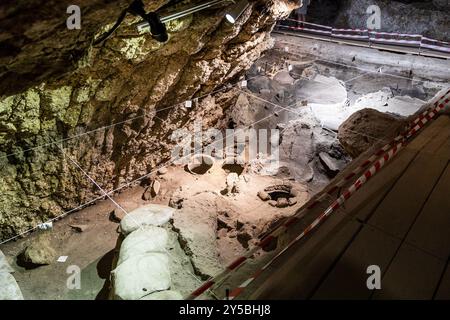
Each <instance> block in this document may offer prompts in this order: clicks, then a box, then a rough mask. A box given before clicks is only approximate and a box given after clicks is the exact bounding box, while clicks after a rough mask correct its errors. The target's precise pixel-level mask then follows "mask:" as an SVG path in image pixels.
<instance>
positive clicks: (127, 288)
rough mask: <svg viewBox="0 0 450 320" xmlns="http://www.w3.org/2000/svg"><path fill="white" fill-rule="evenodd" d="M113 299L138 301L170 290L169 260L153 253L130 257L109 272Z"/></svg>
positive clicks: (163, 255)
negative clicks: (154, 293) (155, 293)
mask: <svg viewBox="0 0 450 320" xmlns="http://www.w3.org/2000/svg"><path fill="white" fill-rule="evenodd" d="M111 276H112V283H113V288H114V299H117V300H138V299H141V298H142V297H144V296H146V295H148V294H151V293H153V292H155V291H162V290H167V289H169V288H170V283H171V278H170V270H169V258H168V257H167V255H166V254H164V253H159V252H153V253H146V254H143V255H139V256H135V257H131V258H129V259H127V260H125V261H124V262H122V263H121V264H120V265H119V266H118V267H117V268H116V269H114V270H113V271H112V272H111Z"/></svg>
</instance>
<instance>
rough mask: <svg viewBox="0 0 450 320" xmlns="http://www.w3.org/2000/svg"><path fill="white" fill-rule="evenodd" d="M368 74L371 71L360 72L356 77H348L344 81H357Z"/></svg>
mask: <svg viewBox="0 0 450 320" xmlns="http://www.w3.org/2000/svg"><path fill="white" fill-rule="evenodd" d="M368 74H369V72H366V73H363V74H360V75H359V76H356V77H353V78H350V79H348V80H345V81H344V83H348V82H351V81H355V80H356V79H359V78H362V77H365V76H367V75H368Z"/></svg>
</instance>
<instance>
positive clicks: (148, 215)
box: [120, 204, 175, 235]
mask: <svg viewBox="0 0 450 320" xmlns="http://www.w3.org/2000/svg"><path fill="white" fill-rule="evenodd" d="M174 211H175V210H174V209H173V208H171V207H168V206H163V205H159V204H149V205H146V206H144V207H141V208H138V209H136V210H133V211H131V212H130V213H129V214H128V215H126V216H125V217H124V218H123V219H122V221H121V222H120V229H121V231H122V233H123V234H125V235H126V234H129V233H131V232H133V231H134V230H136V229H138V228H139V227H141V226H146V225H147V226H148V225H153V226H161V225H163V224H165V223H167V222H168V221H169V220H170V219H171V218H172V216H173V212H174Z"/></svg>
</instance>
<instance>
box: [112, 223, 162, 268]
mask: <svg viewBox="0 0 450 320" xmlns="http://www.w3.org/2000/svg"><path fill="white" fill-rule="evenodd" d="M167 239H168V235H167V231H166V230H165V229H163V228H159V227H155V226H142V227H141V228H139V229H137V230H135V231H133V232H131V233H130V234H129V235H128V236H127V237H126V238H125V240H124V241H123V242H122V245H121V247H120V254H119V260H118V262H117V265H120V264H121V263H122V262H124V261H125V260H127V259H129V258H132V257H136V256H139V255H143V254H145V253H151V252H162V253H164V252H165V250H166V244H167Z"/></svg>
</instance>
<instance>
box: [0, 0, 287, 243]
mask: <svg viewBox="0 0 450 320" xmlns="http://www.w3.org/2000/svg"><path fill="white" fill-rule="evenodd" d="M130 2H131V1H106V0H93V1H92V0H90V1H87V0H78V1H76V4H78V5H79V6H80V7H81V9H82V28H81V30H68V29H67V28H66V18H67V17H68V14H66V9H67V7H68V5H70V4H72V3H68V2H66V1H56V0H53V1H43V0H31V1H27V2H26V3H25V2H19V3H16V2H15V1H12V0H6V1H2V3H1V4H0V194H1V196H0V239H5V238H8V237H10V236H14V235H16V234H17V233H19V232H23V231H24V230H27V229H28V228H29V227H32V226H35V225H36V224H37V223H41V222H44V221H46V220H47V219H49V218H52V217H55V216H58V215H60V214H61V213H63V212H65V211H67V210H70V209H73V208H75V207H77V206H79V205H80V204H83V203H85V202H87V201H89V200H92V199H94V198H95V197H96V196H98V195H99V194H100V193H99V191H98V189H97V188H96V187H95V186H94V185H93V184H92V183H91V182H90V181H89V180H88V179H86V177H85V176H84V175H83V174H82V172H81V171H80V170H79V169H78V168H76V167H75V166H74V165H73V163H71V160H70V159H73V160H75V161H76V162H78V163H79V164H80V165H81V166H82V167H83V169H84V170H85V171H86V172H88V173H89V174H90V175H91V176H92V178H93V179H95V180H96V181H97V182H98V183H99V184H100V185H101V186H102V187H103V188H104V189H106V190H112V189H114V188H118V187H119V186H122V185H124V184H125V183H127V182H130V181H133V180H134V179H136V178H138V177H141V176H143V175H145V174H147V173H148V172H149V171H151V170H152V169H154V168H155V167H156V166H157V165H158V164H161V163H163V162H164V161H166V160H169V158H170V150H171V147H172V146H173V141H171V139H170V136H171V133H172V132H173V130H175V129H177V128H180V127H185V128H187V129H191V127H192V124H193V121H194V120H195V119H196V118H199V117H201V118H202V119H203V125H204V126H205V127H211V126H214V125H215V124H216V123H217V121H219V119H220V118H221V117H222V115H223V111H224V110H223V109H224V108H226V106H227V104H228V103H229V102H232V101H233V100H234V99H235V95H234V94H231V93H227V92H225V91H223V92H222V93H220V94H216V95H214V96H213V97H212V98H208V99H207V100H208V103H202V99H200V100H199V101H198V103H195V104H194V106H193V107H192V108H190V109H186V108H183V106H182V104H179V103H182V102H184V100H186V99H190V98H192V97H198V96H203V95H205V94H207V93H209V92H211V91H213V90H214V89H217V88H218V87H221V86H222V85H223V84H225V83H227V82H229V81H232V80H234V79H236V78H238V77H239V76H240V75H242V73H243V71H244V70H245V69H247V68H249V67H250V66H251V64H252V62H253V61H254V60H255V59H257V58H258V57H259V56H260V54H261V53H262V52H263V51H264V50H266V49H268V48H269V47H270V46H271V41H270V37H269V32H270V31H271V29H272V27H273V25H274V22H275V20H276V19H277V18H281V17H283V16H286V15H287V14H289V12H290V10H292V9H293V8H294V7H295V5H296V3H295V2H292V3H291V2H290V1H289V0H255V1H250V2H251V5H250V7H249V8H248V9H247V10H246V11H245V12H244V14H243V15H242V17H241V18H240V19H239V21H238V22H237V23H236V24H235V25H230V24H228V23H226V22H225V20H224V19H223V16H224V12H225V11H224V9H223V8H218V9H217V8H216V9H214V10H207V11H203V12H200V13H196V14H194V15H193V16H188V17H186V18H183V19H180V20H176V21H173V22H170V23H168V25H167V27H168V31H169V36H170V38H169V41H168V42H167V43H158V42H156V41H155V40H154V39H152V37H151V36H150V35H149V34H139V33H137V31H136V29H135V28H134V27H133V26H132V24H133V23H135V22H137V21H139V19H136V18H135V17H132V16H131V17H130V16H129V17H127V18H126V19H125V22H124V24H123V25H122V26H121V27H120V28H119V29H118V30H117V31H116V33H115V34H114V35H113V36H112V37H111V38H110V39H108V40H107V41H105V42H104V43H102V44H101V45H99V46H96V47H94V46H93V45H92V42H93V40H94V39H95V38H98V37H99V36H100V35H101V34H102V33H103V32H104V31H105V30H108V29H109V28H110V27H111V26H112V25H113V24H114V22H115V20H116V19H117V17H118V16H119V14H120V12H121V10H123V9H124V8H125V7H126V6H127V5H128V4H129V3H130ZM144 2H145V3H146V4H147V7H146V9H147V11H150V10H156V9H157V8H159V7H161V6H162V5H164V4H165V3H166V2H167V1H163V0H160V1H150V0H148V1H144ZM187 2H189V1H184V3H187ZM181 5H182V4H181ZM211 101H212V102H211ZM177 104H178V105H177ZM174 105H175V107H172V106H174ZM74 136H76V138H73V137H74ZM61 150H63V152H62V151H61Z"/></svg>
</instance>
